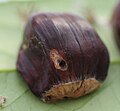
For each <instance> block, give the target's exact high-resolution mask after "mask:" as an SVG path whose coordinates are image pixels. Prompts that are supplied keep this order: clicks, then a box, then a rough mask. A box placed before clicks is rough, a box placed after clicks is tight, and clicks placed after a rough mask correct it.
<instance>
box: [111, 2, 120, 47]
mask: <svg viewBox="0 0 120 111" xmlns="http://www.w3.org/2000/svg"><path fill="white" fill-rule="evenodd" d="M111 24H112V29H113V34H114V38H115V41H116V43H117V46H118V48H119V49H120V1H119V2H118V4H117V5H116V7H115V9H114V12H113V15H112V19H111Z"/></svg>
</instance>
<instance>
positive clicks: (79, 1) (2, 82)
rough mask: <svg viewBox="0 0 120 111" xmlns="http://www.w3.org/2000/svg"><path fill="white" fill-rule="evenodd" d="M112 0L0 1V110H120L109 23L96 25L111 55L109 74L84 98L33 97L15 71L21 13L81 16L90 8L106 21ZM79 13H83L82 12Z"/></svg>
mask: <svg viewBox="0 0 120 111" xmlns="http://www.w3.org/2000/svg"><path fill="white" fill-rule="evenodd" d="M114 4H115V0H104V3H103V1H102V0H101V1H100V0H99V1H98V0H59V1H57V0H36V1H30V2H29V1H26V2H25V1H23V2H15V1H14V2H6V3H0V96H5V97H6V102H5V104H4V106H3V108H1V109H0V110H1V111H56V110H57V111H114V110H115V111H119V109H120V95H119V92H120V87H119V84H120V76H119V72H120V68H119V67H120V54H119V51H118V49H117V47H116V43H115V42H114V38H113V35H112V30H111V28H110V25H108V24H100V25H99V24H97V25H96V26H95V28H96V30H97V32H98V33H99V35H100V37H101V39H102V40H103V42H104V43H105V44H106V46H107V48H108V50H109V52H110V57H111V61H112V62H111V65H110V69H109V73H108V77H107V79H106V81H105V82H104V84H103V86H102V87H101V88H100V89H98V90H97V91H95V92H94V93H91V94H89V95H86V96H84V97H80V98H78V99H72V100H66V101H60V102H57V103H54V104H47V103H44V102H42V101H41V100H39V99H38V98H37V97H35V96H34V95H33V94H32V93H31V91H30V90H29V88H28V87H27V85H26V83H25V82H24V80H23V79H22V77H21V76H20V74H18V73H17V72H16V68H15V67H16V60H17V55H18V50H19V47H20V44H21V42H22V35H23V30H24V25H25V21H23V20H22V16H21V15H20V12H22V13H23V14H28V12H29V11H30V10H31V9H32V7H33V10H34V11H40V12H70V13H75V14H78V15H82V14H83V15H84V13H83V12H82V11H83V10H85V9H86V8H89V9H91V10H92V11H93V12H94V13H95V15H96V16H97V19H99V17H102V18H104V21H105V23H109V21H110V17H111V12H112V10H113V7H114ZM81 13H82V14H81Z"/></svg>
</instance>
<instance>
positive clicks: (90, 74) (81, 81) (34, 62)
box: [17, 13, 109, 102]
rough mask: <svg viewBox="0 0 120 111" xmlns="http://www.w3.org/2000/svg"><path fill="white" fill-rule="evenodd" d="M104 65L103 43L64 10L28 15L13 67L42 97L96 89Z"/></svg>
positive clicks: (52, 98) (104, 73)
mask: <svg viewBox="0 0 120 111" xmlns="http://www.w3.org/2000/svg"><path fill="white" fill-rule="evenodd" d="M108 67H109V53H108V50H107V48H106V46H105V45H104V43H103V42H102V41H101V39H100V38H99V36H98V34H97V33H96V32H95V30H94V29H93V28H92V27H91V26H90V24H89V23H87V22H86V21H85V20H84V19H83V18H81V17H79V16H77V15H72V14H68V13H61V14H60V13H38V14H35V15H33V16H31V17H30V18H29V20H28V23H27V25H26V28H25V31H24V39H23V42H22V45H21V47H20V51H19V55H18V60H17V70H18V71H19V72H20V74H21V75H22V77H23V78H24V80H25V81H26V82H27V84H28V86H29V87H30V89H31V91H32V92H33V93H34V94H35V95H36V96H38V97H39V98H41V99H42V100H43V101H46V102H54V101H57V100H62V99H66V98H78V97H80V96H83V95H86V94H88V93H90V92H92V91H94V90H96V89H98V88H99V87H100V85H101V83H102V82H103V81H104V80H105V78H106V76H107V72H108Z"/></svg>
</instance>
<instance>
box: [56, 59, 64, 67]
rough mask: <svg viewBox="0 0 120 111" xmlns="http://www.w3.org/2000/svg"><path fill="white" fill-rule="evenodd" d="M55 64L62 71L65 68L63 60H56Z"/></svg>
mask: <svg viewBox="0 0 120 111" xmlns="http://www.w3.org/2000/svg"><path fill="white" fill-rule="evenodd" d="M57 62H58V64H59V66H60V67H61V68H62V69H65V68H66V62H65V61H64V60H57Z"/></svg>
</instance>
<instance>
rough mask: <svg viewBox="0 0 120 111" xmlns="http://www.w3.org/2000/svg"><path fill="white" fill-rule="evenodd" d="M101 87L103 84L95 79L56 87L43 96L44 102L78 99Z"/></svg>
mask: <svg viewBox="0 0 120 111" xmlns="http://www.w3.org/2000/svg"><path fill="white" fill-rule="evenodd" d="M100 85H101V83H100V82H99V81H97V80H96V79H94V78H90V79H86V80H84V81H75V82H68V83H64V84H63V83H62V84H59V85H54V86H53V87H52V88H51V89H50V90H48V91H46V92H45V93H44V94H43V101H44V102H54V101H57V100H62V99H67V98H78V97H80V96H83V95H86V94H88V93H91V92H93V91H94V90H96V89H98V88H99V87H100Z"/></svg>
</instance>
